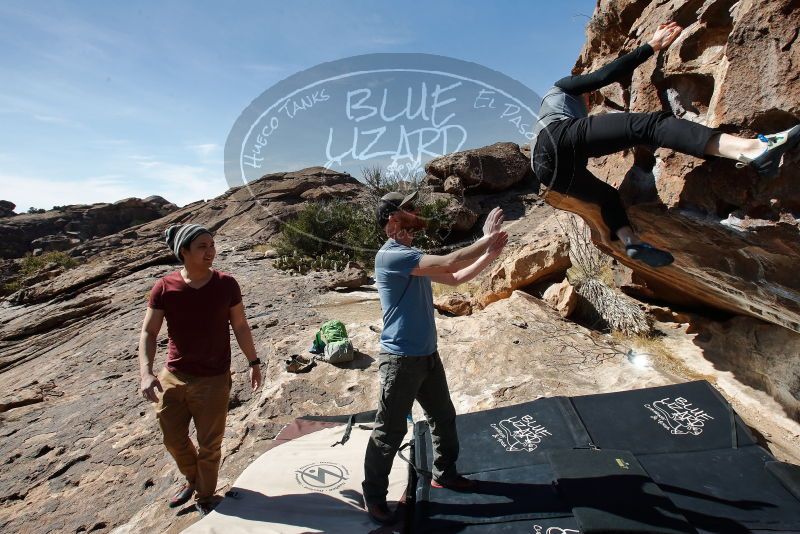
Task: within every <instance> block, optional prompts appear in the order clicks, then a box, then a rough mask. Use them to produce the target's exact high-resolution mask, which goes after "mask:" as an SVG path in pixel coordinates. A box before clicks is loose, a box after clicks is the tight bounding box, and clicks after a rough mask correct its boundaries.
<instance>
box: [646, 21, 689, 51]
mask: <svg viewBox="0 0 800 534" xmlns="http://www.w3.org/2000/svg"><path fill="white" fill-rule="evenodd" d="M682 31H683V28H681V27H680V26H678V23H677V22H668V23H666V24H659V25H658V29H657V30H656V33H654V34H653V38H652V39H650V41H649V44H650V46H652V47H653V50H655V51H656V52H658V51H659V50H663V49H665V48H667V47H668V46H669V45H671V44H672V43H673V42H674V41H675V39H677V38H678V36H679V35H680V34H681V32H682Z"/></svg>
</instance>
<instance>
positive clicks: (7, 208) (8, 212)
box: [0, 200, 17, 217]
mask: <svg viewBox="0 0 800 534" xmlns="http://www.w3.org/2000/svg"><path fill="white" fill-rule="evenodd" d="M16 207H17V205H16V204H14V203H13V202H9V201H8V200H0V217H11V216H12V215H16V213H14V208H16Z"/></svg>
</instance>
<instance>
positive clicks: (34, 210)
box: [28, 206, 47, 214]
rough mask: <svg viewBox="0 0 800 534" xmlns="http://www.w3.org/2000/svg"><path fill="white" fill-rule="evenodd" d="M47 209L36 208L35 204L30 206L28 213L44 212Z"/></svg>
mask: <svg viewBox="0 0 800 534" xmlns="http://www.w3.org/2000/svg"><path fill="white" fill-rule="evenodd" d="M45 211H47V210H45V209H44V208H34V207H33V206H31V207H30V208H28V213H31V214H35V213H44V212H45Z"/></svg>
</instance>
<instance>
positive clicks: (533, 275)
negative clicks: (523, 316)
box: [475, 215, 572, 308]
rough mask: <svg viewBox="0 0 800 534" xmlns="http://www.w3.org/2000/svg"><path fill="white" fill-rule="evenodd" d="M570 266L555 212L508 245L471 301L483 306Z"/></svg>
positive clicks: (557, 273) (565, 238) (546, 278)
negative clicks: (473, 300)
mask: <svg viewBox="0 0 800 534" xmlns="http://www.w3.org/2000/svg"><path fill="white" fill-rule="evenodd" d="M570 265H572V263H571V262H570V259H569V240H568V239H567V237H566V236H565V235H564V234H563V232H562V231H561V229H560V225H559V224H558V220H557V215H551V216H550V217H549V218H546V219H545V221H543V222H542V223H541V224H540V225H539V226H536V227H534V228H532V229H531V230H529V231H528V232H527V233H525V234H524V235H523V236H521V237H519V238H517V239H516V240H515V242H513V243H510V244H509V245H508V247H507V251H504V252H503V255H502V256H501V257H500V258H499V259H498V261H497V262H496V263H495V265H493V266H492V267H491V270H490V271H489V274H488V275H486V276H484V277H482V278H481V285H480V287H479V288H478V289H477V290H476V295H475V303H476V305H477V306H478V307H479V308H483V307H486V306H487V305H489V304H491V303H492V302H496V301H498V300H501V299H504V298H507V297H508V296H509V295H510V294H511V293H512V292H513V291H514V290H516V289H520V288H524V287H526V286H529V285H532V284H535V283H538V282H542V281H545V280H548V279H550V278H558V277H563V275H564V273H565V272H566V270H567V269H568V268H569V267H570Z"/></svg>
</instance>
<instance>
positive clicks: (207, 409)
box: [139, 224, 261, 515]
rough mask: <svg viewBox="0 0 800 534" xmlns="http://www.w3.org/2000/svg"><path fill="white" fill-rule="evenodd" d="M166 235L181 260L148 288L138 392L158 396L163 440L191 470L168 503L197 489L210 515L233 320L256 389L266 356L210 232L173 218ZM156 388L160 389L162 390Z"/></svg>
mask: <svg viewBox="0 0 800 534" xmlns="http://www.w3.org/2000/svg"><path fill="white" fill-rule="evenodd" d="M166 240H167V245H168V246H169V247H170V249H171V250H172V251H173V252H174V253H175V256H176V257H177V258H178V259H179V260H180V261H182V262H183V268H182V269H181V270H179V271H175V272H172V273H170V274H168V275H166V276H164V277H163V278H161V279H160V280H158V281H157V282H156V283H155V285H154V286H153V289H152V290H151V292H150V301H149V303H148V306H147V313H146V314H145V318H144V324H143V325H142V333H141V336H140V338H139V371H140V373H141V379H142V381H141V388H140V392H141V394H142V396H143V397H144V398H145V399H147V400H149V401H150V402H154V403H157V404H156V416H157V418H158V423H159V426H160V427H161V431H162V433H163V435H164V445H165V446H166V447H167V450H168V451H169V453H170V454H171V455H172V457H173V458H174V459H175V463H176V464H178V469H179V470H180V472H181V473H182V474H183V476H184V477H186V482H185V484H183V486H182V487H181V488H180V489H179V490H178V492H177V493H176V494H175V496H174V497H172V499H171V500H170V503H169V505H170V507H176V506H180V505H182V504H184V503H186V502H187V501H188V500H189V499H191V497H192V495H193V494H194V493H195V492H197V496H196V499H197V504H196V508H197V510H198V511H199V512H200V513H201V514H202V515H205V514H207V513H208V512H209V511H211V509H212V506H213V503H212V497H213V496H214V492H215V490H216V487H217V475H218V472H219V462H220V458H221V455H222V450H221V448H222V438H223V436H224V434H225V417H226V415H227V413H228V398H229V395H230V390H231V346H230V333H229V325H230V326H232V327H233V333H234V335H235V336H236V341H237V342H238V344H239V347H240V348H241V349H242V352H243V353H244V355H245V356H246V357H247V360H248V361H249V363H250V368H249V369H250V371H249V376H250V384H251V386H252V388H253V391H255V390H256V389H258V388H259V387H260V386H261V367H260V365H261V361H260V360H259V359H258V357H257V356H256V349H255V346H254V344H253V336H252V334H251V332H250V326H249V325H248V324H247V319H246V318H245V314H244V306H243V305H242V295H241V292H240V290H239V284H238V283H237V282H236V280H235V279H234V278H233V277H232V276H230V275H229V274H226V273H223V272H220V271H216V270H214V269H212V268H211V264H212V263H213V261H214V256H215V255H216V250H215V249H214V238H213V237H212V236H211V233H210V232H209V231H208V230H206V229H205V228H203V227H202V226H200V225H197V224H185V225H182V226H171V227H169V228H168V229H167V231H166ZM165 318H166V320H167V335H168V337H169V353H168V356H167V362H166V366H165V368H164V369H163V370H162V371H161V373H160V374H159V376H158V377H156V376H155V375H154V374H153V360H154V358H155V354H156V338H157V337H158V332H159V330H161V324H162V322H163V320H164V319H165ZM156 390H158V391H160V392H161V393H162V394H161V396H160V397H159V396H158V395H157V394H156ZM190 420H194V425H195V429H196V430H197V444H198V447H197V448H195V446H194V444H193V443H192V441H191V440H190V439H189V422H190Z"/></svg>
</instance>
